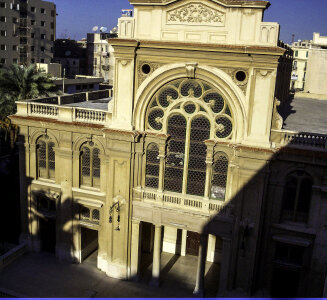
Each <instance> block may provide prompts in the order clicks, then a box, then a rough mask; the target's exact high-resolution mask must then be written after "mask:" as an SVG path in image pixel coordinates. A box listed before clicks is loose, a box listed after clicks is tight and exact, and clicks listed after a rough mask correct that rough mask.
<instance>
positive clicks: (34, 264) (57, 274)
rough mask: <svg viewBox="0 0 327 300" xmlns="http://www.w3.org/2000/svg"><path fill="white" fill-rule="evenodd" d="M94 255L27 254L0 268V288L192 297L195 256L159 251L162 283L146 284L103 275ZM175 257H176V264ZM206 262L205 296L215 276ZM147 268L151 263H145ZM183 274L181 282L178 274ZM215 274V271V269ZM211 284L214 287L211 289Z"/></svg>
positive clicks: (48, 293)
mask: <svg viewBox="0 0 327 300" xmlns="http://www.w3.org/2000/svg"><path fill="white" fill-rule="evenodd" d="M94 260H95V257H91V258H90V259H89V260H87V261H86V262H85V263H83V264H68V263H66V262H60V261H58V260H57V259H56V258H55V256H54V255H53V254H50V253H28V254H25V255H24V256H23V257H21V258H19V259H18V260H17V261H15V262H14V263H12V264H11V265H9V266H8V267H6V268H4V270H3V271H2V272H1V273H0V289H6V290H10V291H14V292H15V293H16V294H19V295H22V296H25V297H38V298H44V297H59V298H62V297H83V298H91V297H97V298H122V297H124V298H125V297H133V298H140V297H142V298H148V297H153V298H159V297H167V298H173V297H178V298H183V297H192V296H193V295H192V290H193V288H194V284H193V283H192V281H193V279H194V278H195V271H196V269H195V268H194V267H193V261H192V260H195V261H196V257H178V258H177V259H176V256H174V255H170V254H166V253H163V254H162V269H163V271H162V285H161V287H160V288H155V287H150V286H149V285H148V282H147V278H146V276H145V278H143V279H142V280H141V281H140V282H138V283H136V282H131V281H123V280H118V279H113V278H110V277H108V276H106V275H105V274H104V273H103V272H101V271H99V270H98V269H96V268H95V267H94ZM177 260H180V261H179V263H177ZM217 266H219V265H216V264H209V263H208V264H207V275H206V277H207V278H208V280H207V286H208V288H209V290H210V292H208V293H207V296H211V297H212V296H215V293H216V286H215V282H217V280H218V278H216V274H217V272H213V271H214V268H216V267H217ZM146 269H149V270H150V269H151V265H148V266H146ZM182 274H184V275H185V278H186V279H184V281H182V280H179V277H180V276H181V275H182ZM218 274H219V272H218ZM185 280H186V281H185ZM212 285H213V286H214V288H212Z"/></svg>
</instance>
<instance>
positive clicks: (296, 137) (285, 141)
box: [271, 130, 327, 151]
mask: <svg viewBox="0 0 327 300" xmlns="http://www.w3.org/2000/svg"><path fill="white" fill-rule="evenodd" d="M271 140H272V142H275V143H276V144H279V145H280V146H282V147H286V146H288V147H292V148H309V149H312V150H320V151H327V135H324V134H315V133H307V132H295V131H286V130H272V136H271Z"/></svg>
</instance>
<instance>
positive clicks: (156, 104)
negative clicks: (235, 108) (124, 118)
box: [146, 79, 235, 199]
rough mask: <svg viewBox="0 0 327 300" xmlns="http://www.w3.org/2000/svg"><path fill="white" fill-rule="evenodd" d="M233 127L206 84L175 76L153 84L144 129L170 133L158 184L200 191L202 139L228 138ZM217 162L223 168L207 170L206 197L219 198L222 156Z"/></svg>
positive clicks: (203, 159) (223, 175) (222, 191)
mask: <svg viewBox="0 0 327 300" xmlns="http://www.w3.org/2000/svg"><path fill="white" fill-rule="evenodd" d="M234 127H235V126H234V121H233V114H232V111H231V109H230V107H229V105H228V103H227V102H226V100H225V99H224V97H223V96H222V95H221V93H220V92H219V91H218V89H217V88H215V87H213V86H212V85H211V84H209V83H206V82H204V81H202V80H194V79H177V80H174V81H172V82H170V83H168V84H166V85H165V86H163V87H162V88H161V89H159V90H158V92H157V93H156V94H155V95H154V96H153V98H152V99H151V101H150V104H149V108H148V111H147V115H146V129H147V130H150V131H154V132H162V133H168V134H169V135H170V140H169V142H168V148H167V155H166V164H165V170H164V189H165V190H167V191H172V192H177V193H187V194H191V195H198V196H204V192H205V180H206V168H207V166H206V155H207V149H206V145H205V143H204V142H205V141H206V140H208V139H213V140H218V141H219V140H229V139H232V138H233V136H234V134H235V131H234ZM186 160H187V161H186ZM218 162H219V163H223V166H224V167H225V168H226V170H225V171H222V170H221V171H214V172H213V174H214V175H213V179H212V182H211V183H212V187H211V194H212V195H211V197H212V198H214V199H218V198H219V199H224V197H225V188H226V178H227V168H228V161H227V159H226V161H223V160H218V161H217V164H218ZM147 165H148V164H147ZM148 171H149V170H147V171H146V181H147V175H148ZM155 185H156V184H155ZM146 186H148V185H147V184H146ZM156 186H157V185H156Z"/></svg>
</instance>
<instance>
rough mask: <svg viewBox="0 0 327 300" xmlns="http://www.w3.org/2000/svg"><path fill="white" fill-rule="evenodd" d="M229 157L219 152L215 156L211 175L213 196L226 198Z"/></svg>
mask: <svg viewBox="0 0 327 300" xmlns="http://www.w3.org/2000/svg"><path fill="white" fill-rule="evenodd" d="M227 172H228V159H227V157H226V156H225V155H224V154H222V153H219V154H217V155H216V156H215V158H214V163H213V167H212V177H211V198H212V199H219V200H225V193H226V184H227Z"/></svg>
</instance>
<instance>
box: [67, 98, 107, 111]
mask: <svg viewBox="0 0 327 300" xmlns="http://www.w3.org/2000/svg"><path fill="white" fill-rule="evenodd" d="M111 99H112V98H111V97H108V98H102V99H98V100H91V101H84V102H78V103H71V104H64V105H63V106H69V107H80V108H87V109H94V110H103V111H108V103H109V102H110V101H111Z"/></svg>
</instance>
